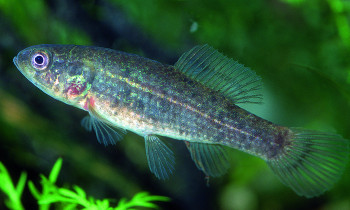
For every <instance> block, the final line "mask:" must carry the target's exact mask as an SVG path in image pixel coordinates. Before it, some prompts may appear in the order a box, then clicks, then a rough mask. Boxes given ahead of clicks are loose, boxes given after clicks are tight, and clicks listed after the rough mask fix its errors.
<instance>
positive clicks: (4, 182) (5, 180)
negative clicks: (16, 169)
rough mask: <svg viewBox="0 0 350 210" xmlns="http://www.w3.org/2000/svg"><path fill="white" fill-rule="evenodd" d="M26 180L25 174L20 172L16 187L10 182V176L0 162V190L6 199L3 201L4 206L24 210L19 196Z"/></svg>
mask: <svg viewBox="0 0 350 210" xmlns="http://www.w3.org/2000/svg"><path fill="white" fill-rule="evenodd" d="M26 180H27V174H26V173H24V172H22V173H21V175H20V177H19V181H18V183H17V186H16V187H15V185H14V183H13V182H12V179H11V176H10V174H9V173H8V171H7V169H6V168H5V166H4V165H3V164H2V162H0V190H1V191H3V192H4V193H5V194H6V195H7V197H8V199H7V200H5V205H6V206H7V207H8V208H9V209H16V210H20V209H24V208H23V205H22V203H21V195H22V192H23V189H24V186H25V183H26Z"/></svg>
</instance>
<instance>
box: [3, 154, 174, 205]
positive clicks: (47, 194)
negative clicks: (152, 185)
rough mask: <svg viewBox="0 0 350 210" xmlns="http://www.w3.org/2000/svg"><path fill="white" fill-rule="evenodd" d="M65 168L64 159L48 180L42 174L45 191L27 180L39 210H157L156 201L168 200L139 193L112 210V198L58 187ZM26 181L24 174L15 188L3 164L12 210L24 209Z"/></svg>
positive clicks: (4, 184)
mask: <svg viewBox="0 0 350 210" xmlns="http://www.w3.org/2000/svg"><path fill="white" fill-rule="evenodd" d="M61 167H62V159H61V158H59V159H58V160H57V161H56V163H55V164H54V166H53V168H52V170H51V173H50V175H49V177H45V176H44V175H42V174H41V175H40V177H41V188H42V192H40V190H39V189H38V188H37V187H35V185H34V183H33V182H32V181H28V187H29V190H30V192H31V193H32V195H33V196H34V197H35V199H36V200H37V201H38V205H39V209H40V210H47V209H50V206H51V205H52V204H56V205H57V207H58V208H59V209H89V210H95V209H96V210H100V209H108V210H110V209H117V210H124V209H134V208H135V207H146V208H157V205H156V204H154V203H153V202H156V201H169V200H170V199H169V198H168V197H165V196H155V195H150V194H149V193H148V192H139V193H137V194H136V195H135V196H134V197H133V198H132V199H131V200H129V201H128V200H127V199H126V198H122V199H120V201H119V202H118V205H117V206H116V207H111V203H110V201H111V200H110V199H102V200H98V199H95V198H93V197H91V196H89V197H88V196H87V195H86V192H85V191H84V190H83V189H82V188H80V187H78V186H73V187H72V188H73V190H72V189H68V188H63V187H58V186H57V185H56V181H57V178H58V175H59V172H60V170H61ZM26 180H27V174H26V173H25V172H22V173H21V175H20V178H19V181H18V183H17V185H16V186H15V185H14V183H13V181H12V179H11V176H10V174H9V173H8V171H7V169H6V167H5V166H4V165H3V164H2V163H1V162H0V189H1V191H3V192H4V193H5V195H7V197H8V198H7V199H6V200H5V205H6V206H7V207H8V208H9V209H15V210H20V209H24V207H23V205H22V203H21V195H22V192H23V190H24V187H25V184H26Z"/></svg>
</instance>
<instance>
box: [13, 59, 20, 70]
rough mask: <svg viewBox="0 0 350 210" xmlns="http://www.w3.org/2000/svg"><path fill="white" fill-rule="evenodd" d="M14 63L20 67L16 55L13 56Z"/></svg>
mask: <svg viewBox="0 0 350 210" xmlns="http://www.w3.org/2000/svg"><path fill="white" fill-rule="evenodd" d="M13 63H14V64H15V66H16V67H17V68H18V69H19V66H18V59H17V56H15V57H14V58H13Z"/></svg>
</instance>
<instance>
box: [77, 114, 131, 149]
mask: <svg viewBox="0 0 350 210" xmlns="http://www.w3.org/2000/svg"><path fill="white" fill-rule="evenodd" d="M81 125H82V126H83V127H84V128H85V129H86V130H88V131H92V130H94V131H95V133H96V137H97V141H98V142H99V143H103V144H104V145H106V146H107V145H108V144H115V143H116V141H119V140H121V139H122V138H123V135H124V134H126V130H124V129H119V128H116V127H113V126H110V125H108V124H106V123H104V122H102V121H100V120H99V119H97V118H96V117H95V116H94V115H92V114H91V113H90V115H88V116H86V117H84V118H83V119H82V121H81Z"/></svg>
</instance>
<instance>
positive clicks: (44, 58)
mask: <svg viewBox="0 0 350 210" xmlns="http://www.w3.org/2000/svg"><path fill="white" fill-rule="evenodd" d="M48 65H49V56H48V55H47V53H46V52H36V53H34V55H33V56H32V66H33V67H34V68H36V69H38V70H44V69H46V68H47V66H48Z"/></svg>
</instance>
